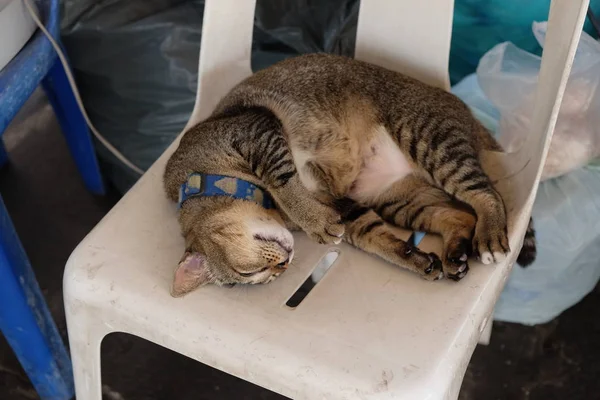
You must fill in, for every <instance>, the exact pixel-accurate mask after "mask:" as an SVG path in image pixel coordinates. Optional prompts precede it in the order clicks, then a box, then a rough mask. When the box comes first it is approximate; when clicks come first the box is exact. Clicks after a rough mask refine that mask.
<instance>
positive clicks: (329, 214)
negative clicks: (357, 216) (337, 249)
mask: <svg viewBox="0 0 600 400" xmlns="http://www.w3.org/2000/svg"><path fill="white" fill-rule="evenodd" d="M313 211H314V212H312V213H311V217H312V218H310V219H307V220H306V221H305V224H304V226H303V230H304V231H305V232H306V233H307V234H308V236H309V237H310V238H311V239H312V240H314V241H316V242H317V243H321V244H331V243H333V244H339V243H341V242H342V238H343V236H344V232H345V227H344V225H343V224H342V222H341V217H340V215H339V214H338V213H337V212H336V211H335V210H333V209H332V208H330V207H327V206H325V205H321V204H319V207H317V209H315V210H313Z"/></svg>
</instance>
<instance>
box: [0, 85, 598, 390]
mask: <svg viewBox="0 0 600 400" xmlns="http://www.w3.org/2000/svg"><path fill="white" fill-rule="evenodd" d="M4 137H5V140H6V144H7V147H8V149H9V153H10V158H11V163H10V164H9V165H8V166H7V167H5V168H3V169H2V170H0V193H1V194H2V196H3V198H4V201H5V203H6V206H7V208H8V210H9V212H10V215H11V217H12V219H13V222H14V224H15V225H16V228H17V231H18V233H19V235H20V238H21V241H22V242H23V245H24V247H25V249H26V251H27V253H28V255H29V258H30V260H31V263H32V265H33V267H34V269H35V271H36V274H37V278H38V281H39V284H40V286H41V288H42V290H43V292H44V295H45V296H46V300H47V301H48V304H49V307H50V310H51V312H52V314H53V316H54V318H55V320H56V323H57V325H58V327H59V329H60V332H61V333H62V335H63V337H65V338H66V327H65V318H64V311H63V306H62V289H61V287H62V271H63V268H64V264H65V262H66V260H67V258H68V256H69V254H70V252H71V251H72V250H73V248H74V247H75V246H76V245H77V243H78V242H79V241H80V240H81V239H82V238H83V237H84V236H85V235H86V233H87V232H88V231H89V230H90V229H91V228H92V227H93V226H94V225H95V224H96V223H97V222H98V221H99V220H100V219H101V218H102V216H103V215H104V214H105V213H106V212H107V211H108V210H109V209H110V208H111V207H112V205H113V204H114V203H115V202H116V201H117V200H118V196H117V195H116V194H114V193H112V194H110V195H108V196H106V197H103V198H98V197H94V196H92V195H90V194H89V193H87V192H86V191H85V188H84V187H83V185H82V183H81V181H80V180H79V176H78V173H77V170H76V169H75V166H74V164H73V163H72V161H71V159H70V156H69V154H68V151H67V148H66V145H65V143H64V140H63V138H62V136H61V134H60V129H59V127H58V125H57V123H56V120H55V118H54V116H53V114H52V111H51V109H50V108H49V106H48V105H47V103H46V101H45V99H44V97H43V96H42V95H40V93H36V94H35V95H34V96H33V97H32V99H31V100H30V101H29V103H28V104H27V106H26V107H25V108H24V109H23V110H22V112H21V114H20V115H19V116H18V117H17V118H16V119H15V121H14V122H13V123H12V125H11V126H10V127H9V129H8V131H7V132H6V133H5V136H4ZM17 183H18V186H17ZM1 306H3V307H5V306H6V305H1ZM599 307H600V289H599V288H598V287H597V288H596V290H595V291H594V292H593V293H591V294H590V295H588V296H587V297H586V298H585V299H584V300H583V301H582V302H581V303H579V304H578V305H576V306H575V307H573V308H572V309H570V310H568V311H567V312H565V313H564V314H563V315H562V316H560V317H559V318H557V319H555V320H554V321H552V322H550V323H548V324H545V325H541V326H536V327H525V326H521V325H516V324H508V323H495V324H494V328H493V333H492V341H491V344H490V345H489V346H479V347H478V348H477V350H476V351H475V354H474V356H473V359H472V361H471V364H470V365H469V368H468V370H467V373H466V376H465V380H464V383H463V388H462V390H461V395H460V399H461V400H488V399H489V400H495V399H498V400H505V399H508V400H521V399H522V400H525V399H529V400H538V399H539V400H542V399H543V400H552V399H561V400H562V399H569V400H588V399H600V395H599V394H598V393H600V380H599V379H598V378H597V377H598V376H600V362H598V361H597V360H596V357H597V354H598V351H597V348H598V345H599V344H600V319H599V318H598V312H597V310H598V308H599ZM102 371H103V382H104V384H105V385H106V386H105V398H106V399H111V400H121V399H125V400H188V399H189V400H192V399H193V400H209V399H210V400H216V399H219V400H220V399H232V400H233V399H236V400H241V399H273V400H274V399H284V397H282V396H280V395H277V394H275V393H272V392H269V391H266V390H264V389H262V388H259V387H257V386H254V385H252V384H249V383H247V382H244V381H242V380H239V379H237V378H235V377H232V376H229V375H227V374H224V373H222V372H219V371H216V370H214V369H212V368H210V367H207V366H204V365H202V364H199V363H197V362H195V361H192V360H191V359H188V358H186V357H183V356H180V355H178V354H176V353H173V352H171V351H169V350H166V349H164V348H162V347H159V346H156V345H154V344H151V343H148V342H146V341H144V340H141V339H138V338H134V337H131V336H128V335H124V334H114V335H111V336H109V337H107V338H106V340H105V341H104V343H103V346H102ZM36 398H37V395H36V394H35V391H33V390H32V388H31V386H30V384H29V382H28V380H27V377H26V376H25V375H24V373H23V371H22V370H21V369H20V367H19V364H18V362H17V361H16V359H15V357H14V356H13V354H12V352H11V350H10V348H9V347H8V346H7V344H6V343H5V342H4V341H3V339H0V399H2V400H22V399H36ZM82 400H85V399H82ZM415 400H418V399H415Z"/></svg>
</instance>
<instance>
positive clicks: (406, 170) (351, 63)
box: [164, 54, 536, 296]
mask: <svg viewBox="0 0 600 400" xmlns="http://www.w3.org/2000/svg"><path fill="white" fill-rule="evenodd" d="M482 150H494V151H501V148H500V147H499V145H498V144H497V143H496V141H495V140H494V139H493V137H492V136H491V135H490V133H489V132H488V131H487V130H486V129H485V128H484V127H483V126H482V125H481V124H480V123H479V122H478V121H477V120H476V119H475V118H474V117H473V116H472V115H471V113H470V111H469V109H468V108H467V106H466V105H465V104H464V103H463V102H461V101H460V100H459V99H458V98H457V97H455V96H454V95H452V94H450V93H448V92H446V91H444V90H442V89H437V88H434V87H431V86H428V85H425V84H423V83H421V82H419V81H417V80H414V79H412V78H409V77H407V76H404V75H401V74H399V73H396V72H392V71H389V70H386V69H384V68H381V67H377V66H374V65H370V64H368V63H364V62H360V61H357V60H353V59H350V58H345V57H341V56H334V55H326V54H313V55H305V56H300V57H296V58H292V59H288V60H286V61H283V62H280V63H278V64H276V65H273V66H271V67H270V68H267V69H265V70H262V71H260V72H258V73H256V74H254V75H253V76H251V77H249V78H248V79H246V80H245V81H243V82H242V83H240V84H239V85H237V86H236V87H235V88H234V89H233V90H232V91H231V92H230V93H229V94H228V95H227V96H225V98H223V99H222V100H221V102H220V103H219V105H218V106H217V107H216V109H215V111H214V112H213V114H212V115H211V116H210V117H209V118H208V119H207V120H205V121H203V122H200V123H199V124H197V125H196V126H194V127H193V128H191V129H190V130H189V131H188V132H186V133H185V134H184V136H183V137H182V139H181V142H180V144H179V147H178V149H177V150H176V151H175V153H174V154H173V155H172V156H171V158H170V159H169V161H168V163H167V166H166V170H165V174H164V184H165V189H166V192H167V194H168V196H169V198H171V199H172V200H173V201H177V200H178V198H179V196H180V190H181V186H182V185H183V184H186V182H188V178H189V177H190V174H192V173H204V174H214V175H219V176H226V177H234V178H238V179H241V180H243V181H247V182H251V183H252V184H254V185H256V186H258V187H261V188H263V189H265V190H266V192H268V194H269V195H270V196H271V197H272V198H273V200H274V201H275V203H276V205H277V209H267V208H265V207H263V206H261V204H259V203H260V201H248V200H246V199H240V198H236V197H232V196H194V197H190V198H187V199H185V201H183V203H182V204H181V211H180V214H179V220H180V223H181V227H182V233H183V235H184V237H185V240H186V246H187V250H186V253H185V254H184V257H183V258H182V260H181V261H180V263H179V266H178V268H177V270H176V274H175V279H174V284H173V288H172V294H173V295H174V296H181V295H184V294H186V293H188V292H189V291H191V290H193V289H195V288H197V287H199V286H201V285H203V284H206V283H216V284H232V283H267V282H270V281H272V280H273V279H275V277H277V276H279V274H280V273H281V272H283V271H284V270H285V269H286V268H287V266H288V264H289V262H290V261H291V260H292V257H293V238H292V235H291V234H290V232H289V230H288V229H302V230H303V231H304V232H306V233H307V234H308V235H309V236H310V237H311V238H312V239H314V240H315V241H317V242H319V243H339V242H340V241H341V240H342V239H343V240H345V241H347V242H348V243H350V244H352V245H354V246H356V247H358V248H360V249H362V250H364V251H366V252H369V253H372V254H374V255H377V256H379V257H381V258H383V259H385V260H387V261H389V262H391V263H393V264H396V265H398V266H400V267H403V268H406V269H409V270H411V271H414V272H416V273H418V274H420V275H421V276H422V277H424V278H425V279H428V280H436V279H440V278H442V277H444V276H446V277H448V278H450V279H454V280H459V279H461V278H463V277H464V276H465V275H466V274H467V271H468V262H467V258H468V257H469V256H470V255H471V254H473V253H474V254H476V255H478V256H479V257H480V258H481V260H482V262H483V263H484V264H489V263H492V262H494V261H496V262H498V261H501V260H502V259H504V258H505V257H506V254H507V253H508V252H509V251H510V249H509V244H508V238H507V226H506V225H507V220H506V211H505V206H504V203H503V200H502V198H501V197H500V195H499V194H498V192H497V191H496V190H495V189H494V187H493V186H492V183H491V182H490V179H489V178H488V175H487V174H486V172H485V171H484V170H483V169H482V166H481V163H480V160H479V154H480V153H481V151H482ZM188 183H189V182H188ZM397 227H404V228H408V229H413V230H420V231H427V232H434V233H437V234H440V235H441V237H442V239H443V253H442V257H441V260H440V259H439V258H438V257H437V256H436V255H435V254H426V253H424V252H423V251H421V250H419V249H418V248H416V247H414V246H412V245H411V244H410V243H407V242H405V241H403V240H401V239H400V237H399V236H398V229H397ZM535 251H536V250H535V238H534V234H533V229H532V226H531V223H530V229H529V230H528V233H527V236H526V238H525V242H524V247H523V249H522V250H521V253H520V256H519V263H520V264H522V265H526V264H529V263H531V262H532V261H533V259H534V258H535Z"/></svg>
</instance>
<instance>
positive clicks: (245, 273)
mask: <svg viewBox="0 0 600 400" xmlns="http://www.w3.org/2000/svg"><path fill="white" fill-rule="evenodd" d="M268 269H269V267H264V268H262V269H259V270H258V271H253V272H238V274H240V275H241V276H243V277H245V278H248V277H250V276H254V275H256V274H260V273H261V272H265V271H266V270H268ZM236 272H237V271H236Z"/></svg>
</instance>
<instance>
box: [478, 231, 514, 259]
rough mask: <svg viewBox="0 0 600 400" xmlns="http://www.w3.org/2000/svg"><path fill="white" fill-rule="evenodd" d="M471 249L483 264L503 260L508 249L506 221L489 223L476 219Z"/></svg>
mask: <svg viewBox="0 0 600 400" xmlns="http://www.w3.org/2000/svg"><path fill="white" fill-rule="evenodd" d="M473 251H474V252H475V253H476V254H477V255H478V256H479V258H480V259H481V262H482V263H483V264H491V263H493V262H501V261H504V259H505V258H506V255H507V254H508V252H509V251H510V247H509V245H508V235H507V229H506V223H502V224H500V223H499V224H490V223H485V221H484V220H479V221H477V226H476V227H475V235H474V236H473Z"/></svg>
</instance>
